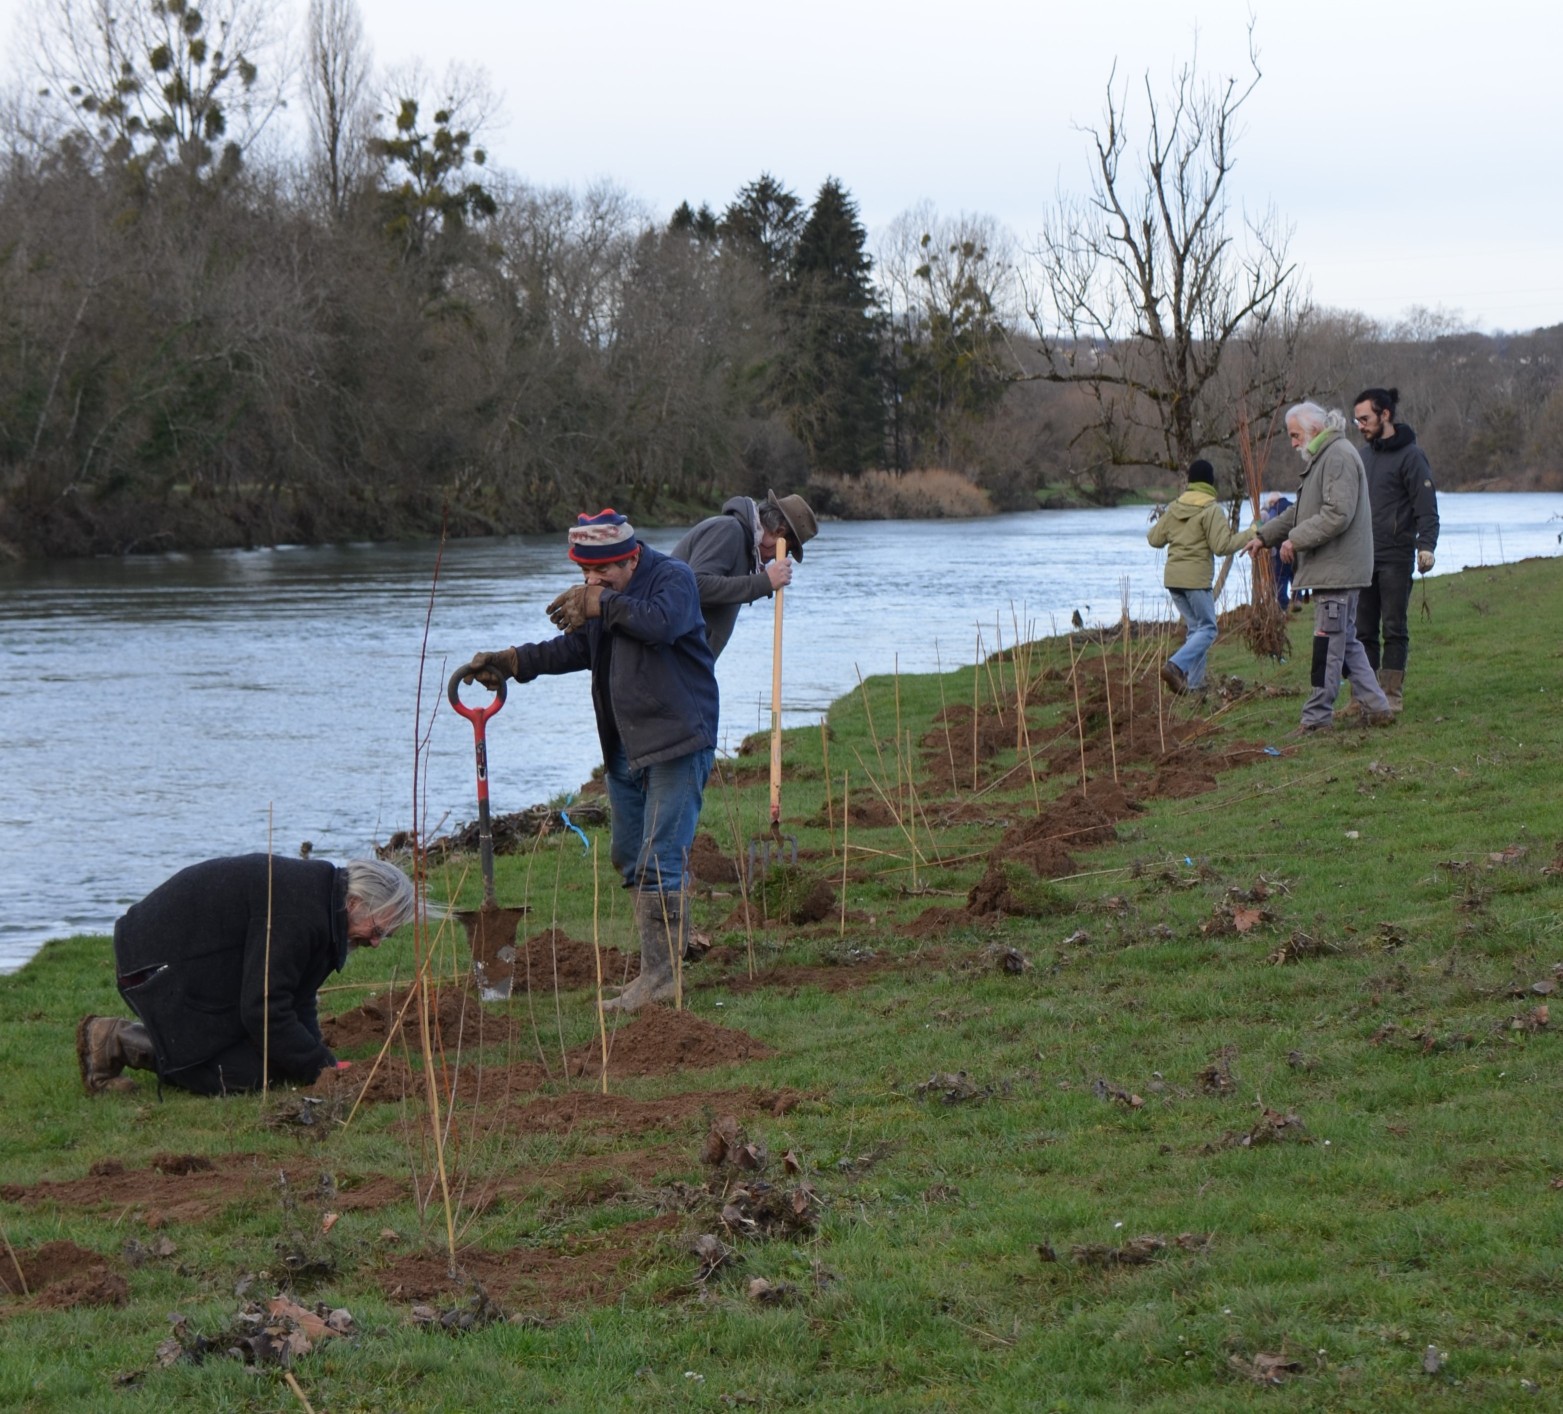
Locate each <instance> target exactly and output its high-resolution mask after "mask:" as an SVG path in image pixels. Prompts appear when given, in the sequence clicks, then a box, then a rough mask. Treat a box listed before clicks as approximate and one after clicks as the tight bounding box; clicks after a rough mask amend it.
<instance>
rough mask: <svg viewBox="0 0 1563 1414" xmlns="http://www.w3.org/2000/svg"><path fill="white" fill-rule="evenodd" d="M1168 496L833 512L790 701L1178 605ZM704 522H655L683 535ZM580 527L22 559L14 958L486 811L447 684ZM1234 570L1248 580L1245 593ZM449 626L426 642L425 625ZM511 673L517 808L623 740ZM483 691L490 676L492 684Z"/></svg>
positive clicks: (1524, 536)
mask: <svg viewBox="0 0 1563 1414" xmlns="http://www.w3.org/2000/svg"><path fill="white" fill-rule="evenodd" d="M1439 506H1440V511H1441V514H1442V517H1443V524H1444V528H1443V537H1442V541H1441V543H1440V546H1439V551H1438V565H1437V570H1436V571H1435V572H1436V573H1439V574H1442V573H1448V572H1451V571H1453V570H1457V569H1459V568H1461V567H1462V566H1467V565H1491V564H1496V563H1502V562H1507V561H1513V560H1518V559H1523V558H1528V557H1530V556H1535V555H1549V556H1550V555H1557V554H1559V553H1560V545H1559V538H1560V534H1563V495H1552V494H1548V495H1542V494H1513V495H1500V494H1493V493H1469V494H1463V495H1443V496H1441V497H1440V498H1439ZM1146 525H1147V513H1146V509H1145V508H1144V507H1143V506H1135V507H1123V508H1119V509H1116V510H1102V511H1056V512H1049V511H1040V512H1031V513H1026V514H1019V515H1006V516H994V517H990V518H987V519H983V520H975V521H920V522H905V521H898V522H864V521H855V522H829V523H826V524H825V525H823V526H822V527H821V530H820V534H819V536H818V538H817V539H815V540H813V541H811V542H810V543H809V544H808V545H807V547H806V548H805V552H804V560H803V563H802V564H801V565H799V567H798V569H797V575H796V578H795V580H794V583H793V587H792V588H791V589H789V590H788V591H787V595H786V599H785V606H786V608H785V619H786V628H785V646H784V651H783V669H784V671H783V684H782V694H781V695H782V707H783V719H784V721H785V722H786V723H787V724H788V725H789V726H794V725H799V724H804V723H811V722H817V721H818V720H819V718H820V716H821V715H822V714H823V712H824V711H825V709H826V707H828V706H829V704H830V703H831V702H832V701H834V700H835V699H836V698H838V697H840V696H841V695H842V694H843V693H846V692H848V691H850V690H851V689H853V688H854V687H855V685H856V683H857V679H858V675H859V674H862V676H864V677H869V676H872V675H874V674H883V673H891V672H893V671H897V670H899V671H901V672H911V673H918V672H929V671H933V670H934V669H936V668H938V667H940V666H943V667H945V668H950V667H953V666H956V665H958V664H961V663H969V662H971V661H972V660H973V657H974V654H975V652H976V650H977V645H978V635H979V633H980V634H981V638H982V648H983V650H984V651H992V650H993V649H995V648H996V647H998V646H1000V644H1001V642H1002V644H1005V645H1007V644H1009V643H1010V642H1012V641H1013V639H1014V636H1015V629H1016V625H1017V624H1018V625H1019V626H1021V627H1022V629H1024V631H1025V632H1026V633H1027V635H1028V636H1031V637H1035V636H1038V635H1048V634H1052V633H1055V632H1062V631H1064V630H1066V629H1067V628H1068V627H1069V623H1070V616H1071V614H1072V613H1073V612H1075V611H1076V610H1078V611H1079V613H1080V614H1081V615H1082V617H1083V618H1084V619H1085V621H1086V622H1087V623H1088V624H1111V623H1116V622H1117V621H1118V619H1119V617H1120V613H1121V606H1122V604H1123V603H1124V601H1125V599H1127V601H1128V604H1129V608H1130V611H1131V612H1132V613H1133V615H1134V616H1135V617H1136V618H1158V617H1170V616H1171V610H1170V607H1169V604H1168V601H1167V599H1166V596H1165V594H1164V593H1163V591H1162V589H1161V566H1162V555H1161V553H1160V552H1157V551H1153V550H1151V549H1150V548H1149V547H1148V546H1147V545H1146V543H1145V529H1146ZM679 534H680V531H679V530H677V529H670V530H666V531H651V532H649V533H648V534H647V535H646V536H645V539H646V540H647V541H648V543H650V544H651V545H654V546H656V547H657V548H659V549H664V550H665V549H668V548H670V547H671V546H672V544H673V543H674V542H675V541H676V540H677V538H678V536H679ZM563 545H564V541H563V536H562V535H550V536H516V537H508V538H504V539H489V540H464V541H456V542H453V543H450V544H448V545H447V546H446V547H445V550H444V553H443V556H442V557H439V568H438V578H437V579H436V559H437V556H438V547H437V546H436V545H435V544H433V543H432V542H422V543H413V544H396V545H341V546H327V547H314V548H279V549H272V550H257V551H232V552H223V553H215V554H203V555H158V556H133V557H130V558H126V559H99V560H76V561H62V562H52V563H22V564H10V565H3V566H0V665H3V672H0V742H3V743H4V757H3V760H4V783H3V787H0V971H10V970H14V969H15V968H17V967H19V966H21V965H22V964H23V963H24V962H25V961H26V960H27V958H28V957H30V956H31V955H32V954H33V953H34V952H35V951H36V950H37V949H38V947H39V946H41V945H42V943H43V942H45V941H46V940H48V939H50V938H55V937H66V936H70V935H72V934H76V933H103V932H107V931H109V930H110V929H111V927H112V924H113V920H114V918H115V917H116V916H118V914H119V913H121V912H122V911H123V910H124V908H125V906H126V905H127V904H130V903H132V902H134V901H135V900H136V899H137V898H139V897H140V896H141V895H142V894H144V893H145V892H146V891H147V890H148V889H150V888H151V887H152V886H153V885H155V884H157V883H158V882H159V881H160V880H162V879H163V878H165V877H166V876H167V875H168V874H170V873H172V872H173V870H175V869H176V868H179V867H181V866H183V865H185V864H188V863H191V862H193V861H195V860H198V859H203V858H207V857H209V856H213V855H220V854H237V853H242V852H245V851H249V850H264V849H266V848H267V847H268V843H269V844H270V845H271V847H273V848H274V849H275V850H276V851H277V852H278V853H280V854H295V853H297V851H298V846H299V843H300V842H301V841H303V840H309V841H311V842H312V844H313V846H314V848H315V851H316V853H317V854H320V855H325V856H329V857H332V858H337V859H344V858H348V857H351V856H352V855H354V854H360V853H365V852H367V851H368V850H369V848H370V847H371V845H372V844H373V843H374V842H376V841H383V840H384V839H385V838H387V837H388V836H389V835H390V834H391V833H392V832H394V831H396V830H399V829H403V828H406V827H407V826H409V825H411V824H412V823H413V818H412V811H413V776H414V759H415V758H414V748H415V744H416V743H417V742H418V741H419V740H420V739H426V741H427V749H426V752H425V754H424V761H423V772H424V778H423V779H422V781H421V782H420V785H419V794H420V801H421V805H420V814H421V816H422V822H423V825H424V832H425V834H426V835H427V836H430V837H432V836H433V835H437V834H442V833H445V832H447V831H448V830H449V829H451V828H453V827H454V826H455V825H456V824H458V823H460V822H464V821H466V820H469V819H471V818H473V817H474V815H475V814H476V805H475V797H474V780H473V757H472V730H471V728H470V727H469V726H468V724H467V723H466V722H465V721H463V720H461V719H460V718H458V717H456V716H455V714H454V713H452V712H451V711H450V709H449V707H448V705H447V704H446V702H445V696H444V690H445V682H446V679H447V677H448V676H449V671H450V669H452V668H453V667H455V666H456V665H458V664H460V663H462V662H464V661H465V660H466V659H467V658H468V657H469V656H470V655H471V654H472V653H473V652H474V651H475V650H477V649H482V648H499V647H503V646H505V645H507V644H511V643H516V642H522V641H525V640H527V639H532V638H540V637H544V636H546V635H548V634H550V633H551V632H552V629H551V627H550V626H549V624H548V620H547V618H546V616H545V614H544V606H545V605H546V604H547V603H548V601H549V600H550V599H552V598H553V597H554V595H555V594H557V593H558V592H559V591H560V590H561V589H563V588H565V587H566V586H568V585H569V584H571V583H574V582H575V581H576V580H577V579H578V574H577V572H576V571H575V569H574V567H573V566H571V565H570V564H569V562H568V561H567V560H566V559H565V558H564V553H563ZM1246 583H1247V575H1246V574H1240V573H1237V572H1234V573H1233V575H1232V577H1231V583H1230V587H1229V591H1228V595H1229V599H1230V598H1231V596H1232V594H1233V592H1234V591H1236V592H1237V593H1238V594H1239V595H1241V594H1243V593H1244V592H1246V591H1245V586H1246ZM771 614H772V611H771V605H770V603H769V602H768V601H764V600H762V601H761V602H760V603H758V604H755V605H751V606H750V607H748V608H746V609H744V610H742V611H740V614H739V620H738V628H737V630H736V631H735V633H734V635H733V638H732V641H731V642H730V644H729V645H728V648H727V651H726V652H725V653H724V654H723V656H722V659H721V661H720V663H719V664H718V677H719V679H720V683H721V689H722V732H721V743H720V745H721V747H722V749H724V750H727V751H731V750H736V748H737V746H738V744H739V742H740V741H741V740H742V739H743V737H744V736H745V735H747V734H748V733H750V732H753V731H756V730H761V729H763V728H765V727H767V726H768V725H769V721H770V681H771V672H770V649H771ZM426 625H427V639H426V642H425V626H426ZM512 686H513V690H512V692H511V694H510V697H509V701H508V702H507V704H506V706H505V708H504V710H503V711H502V712H500V713H499V714H498V715H496V716H495V717H494V718H492V719H491V721H490V723H489V727H488V740H489V765H490V779H491V786H490V790H491V796H492V806H493V809H494V811H495V813H496V814H497V813H500V812H504V811H510V810H519V809H522V808H524V807H525V806H528V805H532V804H535V803H537V802H539V801H544V800H549V799H551V798H553V797H555V796H559V795H561V794H563V793H565V792H568V791H570V790H573V789H574V788H575V787H576V786H578V785H579V784H580V783H581V782H582V781H583V780H585V779H586V778H587V777H588V776H589V775H590V774H591V771H592V769H593V767H594V766H595V765H597V763H598V761H599V759H600V757H599V751H598V747H597V741H596V733H595V728H594V726H593V723H592V716H591V708H590V703H589V695H588V691H587V684H586V681H585V679H584V677H581V676H572V677H566V678H552V679H550V678H544V679H540V680H539V681H537V682H535V683H531V684H528V685H526V686H524V687H520V686H515V685H512ZM474 700H482V694H481V693H479V695H478V698H476V699H474Z"/></svg>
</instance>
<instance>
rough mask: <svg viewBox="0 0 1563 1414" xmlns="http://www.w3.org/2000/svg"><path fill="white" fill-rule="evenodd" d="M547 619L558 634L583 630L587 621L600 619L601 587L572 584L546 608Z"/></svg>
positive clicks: (598, 585)
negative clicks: (551, 622)
mask: <svg viewBox="0 0 1563 1414" xmlns="http://www.w3.org/2000/svg"><path fill="white" fill-rule="evenodd" d="M548 617H549V618H550V619H551V620H553V625H554V627H555V628H556V629H558V630H559V632H560V633H574V632H575V631H576V630H577V629H582V628H585V627H586V621H587V619H596V618H601V617H602V585H600V584H572V585H571V586H570V587H569V588H568V589H566V590H565V591H564V593H563V594H561V595H560V596H559V597H558V598H557V599H555V600H554V601H553V603H551V604H550V605H549V606H548Z"/></svg>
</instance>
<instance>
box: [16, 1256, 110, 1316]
mask: <svg viewBox="0 0 1563 1414" xmlns="http://www.w3.org/2000/svg"><path fill="white" fill-rule="evenodd" d="M0 1293H3V1295H4V1296H6V1297H7V1298H12V1299H16V1300H19V1301H20V1302H21V1303H22V1305H23V1306H31V1307H33V1308H34V1309H37V1310H45V1311H64V1310H69V1309H70V1308H71V1307H73V1306H123V1305H124V1304H125V1303H126V1301H128V1300H129V1299H130V1283H129V1282H127V1281H126V1280H125V1278H124V1277H122V1276H121V1275H120V1274H119V1273H118V1272H116V1271H114V1270H113V1269H112V1268H111V1267H110V1266H109V1264H108V1262H107V1261H106V1260H105V1259H104V1258H103V1257H101V1256H100V1255H99V1254H98V1253H96V1252H90V1251H88V1250H87V1249H86V1248H85V1247H78V1246H77V1245H76V1244H75V1243H74V1242H67V1241H63V1240H61V1241H55V1242H45V1243H43V1244H41V1245H40V1246H38V1247H19V1248H14V1249H13V1248H12V1247H11V1246H10V1245H9V1244H7V1246H6V1249H5V1251H3V1252H0ZM8 1309H10V1310H15V1309H17V1307H15V1306H13V1305H12V1302H11V1300H7V1301H6V1302H5V1303H3V1304H0V1315H3V1314H4V1313H5V1312H6V1311H7V1310H8Z"/></svg>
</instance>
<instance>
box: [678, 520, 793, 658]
mask: <svg viewBox="0 0 1563 1414" xmlns="http://www.w3.org/2000/svg"><path fill="white" fill-rule="evenodd" d="M754 521H755V505H754V502H753V501H752V500H750V498H749V497H748V496H734V497H732V498H731V499H730V500H728V501H727V502H725V503H724V504H723V506H722V513H721V514H720V515H714V516H707V517H706V519H705V520H703V521H701V522H700V524H699V525H697V526H695V527H693V528H692V529H691V530H690V531H689V532H688V533H687V534H686V535H685V536H684V538H683V539H682V540H680V541H679V542H678V544H677V545H675V546H674V547H673V551H672V554H673V558H674V559H675V560H682V561H683V562H684V563H685V564H686V565H688V566H689V567H690V569H692V570H693V571H694V572H695V583H696V584H697V585H698V586H699V587H700V611H701V613H703V614H704V615H705V621H706V637H707V639H709V640H710V643H711V652H712V654H713V655H715V656H716V657H718V658H720V657H721V656H722V650H723V649H724V648H725V647H727V640H728V639H729V638H731V637H732V636H733V626H734V625H735V624H736V623H737V622H738V610H739V609H741V608H742V607H743V606H744V605H745V604H752V603H754V601H755V600H756V599H764V598H766V597H767V596H769V595H770V594H771V593H772V590H771V577H770V576H769V575H768V574H766V572H765V570H764V569H763V567H762V566H761V565H760V563H759V556H758V554H757V553H756V551H755V546H754Z"/></svg>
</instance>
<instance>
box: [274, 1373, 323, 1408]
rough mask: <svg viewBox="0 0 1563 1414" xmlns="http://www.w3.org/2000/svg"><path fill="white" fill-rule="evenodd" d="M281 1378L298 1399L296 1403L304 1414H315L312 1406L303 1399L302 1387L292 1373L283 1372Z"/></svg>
mask: <svg viewBox="0 0 1563 1414" xmlns="http://www.w3.org/2000/svg"><path fill="white" fill-rule="evenodd" d="M282 1378H283V1379H284V1380H285V1381H286V1382H287V1386H288V1388H289V1389H290V1390H292V1391H293V1393H294V1394H295V1395H296V1396H297V1397H298V1402H299V1403H300V1404H302V1405H303V1406H304V1414H315V1407H314V1405H312V1404H311V1403H310V1402H309V1400H307V1399H306V1398H305V1397H304V1389H303V1386H302V1385H300V1384H299V1382H298V1380H297V1379H296V1378H295V1376H294V1374H293V1371H292V1370H284V1371H283V1372H282Z"/></svg>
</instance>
